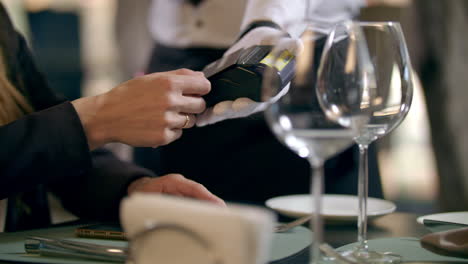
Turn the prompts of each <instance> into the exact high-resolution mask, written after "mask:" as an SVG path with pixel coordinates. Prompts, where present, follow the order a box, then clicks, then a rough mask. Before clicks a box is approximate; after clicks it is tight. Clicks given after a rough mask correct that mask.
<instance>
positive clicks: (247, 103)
mask: <svg viewBox="0 0 468 264" xmlns="http://www.w3.org/2000/svg"><path fill="white" fill-rule="evenodd" d="M256 45H271V46H274V47H278V48H279V47H280V48H281V50H288V51H289V52H290V53H292V54H296V55H297V54H298V53H300V52H301V51H302V50H303V43H302V41H301V40H300V39H297V38H291V37H290V36H289V35H287V34H285V33H284V32H283V31H281V30H279V29H276V28H272V27H266V26H263V27H257V28H254V29H252V30H251V31H249V32H248V33H247V34H245V35H244V36H243V37H242V38H241V39H240V40H239V41H238V42H236V43H235V44H234V45H233V46H231V47H230V48H229V49H228V50H227V51H226V52H225V53H224V55H223V57H225V56H229V55H230V54H232V53H234V52H236V51H238V50H240V49H247V48H249V47H252V46H256ZM272 51H276V52H277V51H278V50H276V49H275V48H273V50H272ZM260 88H261V87H258V89H260ZM264 109H265V108H264V107H263V106H262V105H261V103H260V102H255V101H253V100H251V99H249V98H246V97H243V96H242V95H239V98H237V99H236V100H233V101H222V102H219V103H217V104H216V105H214V106H212V107H210V108H208V109H206V110H205V111H204V112H203V113H202V114H200V115H198V116H197V123H196V124H197V126H206V125H210V124H214V123H217V122H220V121H223V120H226V119H233V118H241V117H246V116H249V115H252V114H254V113H257V112H259V111H263V110H264Z"/></svg>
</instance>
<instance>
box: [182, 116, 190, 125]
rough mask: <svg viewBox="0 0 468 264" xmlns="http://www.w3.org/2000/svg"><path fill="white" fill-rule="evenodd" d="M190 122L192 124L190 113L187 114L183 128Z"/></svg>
mask: <svg viewBox="0 0 468 264" xmlns="http://www.w3.org/2000/svg"><path fill="white" fill-rule="evenodd" d="M189 124H190V116H189V115H188V114H185V123H184V125H183V126H182V128H188V125H189Z"/></svg>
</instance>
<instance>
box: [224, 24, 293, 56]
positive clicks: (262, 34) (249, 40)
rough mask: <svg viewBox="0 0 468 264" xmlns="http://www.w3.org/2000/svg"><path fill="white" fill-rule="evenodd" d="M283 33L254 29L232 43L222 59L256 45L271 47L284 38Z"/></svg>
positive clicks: (274, 29) (271, 29) (267, 28)
mask: <svg viewBox="0 0 468 264" xmlns="http://www.w3.org/2000/svg"><path fill="white" fill-rule="evenodd" d="M284 36H285V33H284V32H283V31H281V30H279V29H276V28H272V27H258V28H254V29H252V30H251V31H249V32H248V33H247V34H245V35H244V36H243V37H242V38H241V39H240V40H239V41H237V42H236V43H234V45H232V46H231V47H230V48H229V49H228V50H227V51H226V52H225V53H224V54H223V57H225V56H228V55H229V54H231V53H234V52H236V51H238V50H239V49H246V48H249V47H252V46H256V45H273V44H275V43H276V41H278V40H279V39H280V38H282V37H284Z"/></svg>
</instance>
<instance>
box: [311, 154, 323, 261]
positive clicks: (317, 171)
mask: <svg viewBox="0 0 468 264" xmlns="http://www.w3.org/2000/svg"><path fill="white" fill-rule="evenodd" d="M309 162H310V164H311V169H312V182H311V183H312V185H311V193H312V197H313V199H312V203H313V205H312V207H313V208H315V210H314V212H315V213H314V217H313V220H312V226H311V228H312V231H313V233H312V236H313V237H312V247H311V252H310V253H311V262H310V263H312V264H317V263H319V262H320V260H321V259H322V258H321V253H320V248H319V246H320V244H321V243H322V241H323V222H322V216H321V212H322V193H323V161H321V160H317V159H309Z"/></svg>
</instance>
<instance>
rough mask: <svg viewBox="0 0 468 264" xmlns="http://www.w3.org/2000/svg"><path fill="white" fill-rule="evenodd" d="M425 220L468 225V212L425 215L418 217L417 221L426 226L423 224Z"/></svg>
mask: <svg viewBox="0 0 468 264" xmlns="http://www.w3.org/2000/svg"><path fill="white" fill-rule="evenodd" d="M424 219H430V220H437V221H444V222H450V223H454V224H463V225H468V212H450V213H440V214H431V215H424V216H420V217H418V219H417V221H418V223H420V224H424V223H423V220H424Z"/></svg>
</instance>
